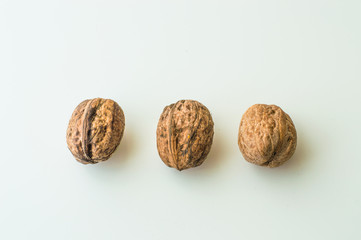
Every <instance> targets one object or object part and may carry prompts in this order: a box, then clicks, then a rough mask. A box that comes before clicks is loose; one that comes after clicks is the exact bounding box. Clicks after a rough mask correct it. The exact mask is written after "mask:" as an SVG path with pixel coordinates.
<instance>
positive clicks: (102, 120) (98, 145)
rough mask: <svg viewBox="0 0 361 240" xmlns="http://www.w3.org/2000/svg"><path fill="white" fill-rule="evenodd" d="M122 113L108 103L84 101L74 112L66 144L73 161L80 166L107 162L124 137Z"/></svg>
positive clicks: (113, 104)
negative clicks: (76, 161) (79, 163)
mask: <svg viewBox="0 0 361 240" xmlns="http://www.w3.org/2000/svg"><path fill="white" fill-rule="evenodd" d="M124 123H125V120H124V113H123V110H122V109H121V108H120V106H119V105H118V104H117V103H116V102H114V101H113V100H110V99H102V98H95V99H91V100H85V101H83V102H82V103H80V104H79V105H78V106H77V107H76V108H75V110H74V112H73V114H72V116H71V119H70V121H69V125H68V130H67V134H66V140H67V144H68V148H69V150H70V151H71V153H72V154H73V155H74V157H75V159H76V160H78V161H79V162H81V163H84V164H88V163H93V164H94V163H98V162H102V161H105V160H107V159H108V158H109V157H110V155H111V154H112V153H113V152H114V151H115V149H116V148H117V146H118V145H119V143H120V140H121V139H122V137H123V133H124V127H125V124H124Z"/></svg>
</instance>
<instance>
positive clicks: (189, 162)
mask: <svg viewBox="0 0 361 240" xmlns="http://www.w3.org/2000/svg"><path fill="white" fill-rule="evenodd" d="M213 126H214V123H213V120H212V116H211V114H210V112H209V110H208V109H207V108H206V107H205V106H204V105H203V104H201V103H199V102H197V101H194V100H180V101H178V102H177V103H175V104H171V105H169V106H166V107H165V108H164V110H163V113H162V114H161V116H160V119H159V122H158V127H157V148H158V153H159V156H160V158H161V159H162V160H163V162H164V163H165V164H166V165H167V166H168V167H173V168H176V169H178V170H179V171H181V170H184V169H188V168H192V167H197V166H199V165H201V164H202V163H203V162H204V160H205V158H206V157H207V155H208V153H209V151H210V149H211V145H212V141H213V134H214V130H213Z"/></svg>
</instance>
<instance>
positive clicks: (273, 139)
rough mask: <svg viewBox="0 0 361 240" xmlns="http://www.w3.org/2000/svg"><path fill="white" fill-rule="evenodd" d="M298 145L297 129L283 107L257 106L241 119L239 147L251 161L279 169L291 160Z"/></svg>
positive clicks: (252, 107)
mask: <svg viewBox="0 0 361 240" xmlns="http://www.w3.org/2000/svg"><path fill="white" fill-rule="evenodd" d="M296 145H297V134H296V129H295V126H294V124H293V122H292V120H291V118H290V117H289V116H288V115H287V113H285V112H284V111H283V110H282V109H281V108H280V107H278V106H276V105H265V104H255V105H253V106H251V107H250V108H249V109H248V110H247V111H246V112H245V113H244V115H243V116H242V120H241V123H240V126H239V133H238V146H239V149H240V150H241V152H242V155H243V157H244V158H245V159H246V160H247V161H248V162H251V163H254V164H257V165H260V166H267V167H278V166H280V165H281V164H283V163H284V162H286V161H287V160H288V159H290V158H291V157H292V155H293V153H294V152H295V150H296Z"/></svg>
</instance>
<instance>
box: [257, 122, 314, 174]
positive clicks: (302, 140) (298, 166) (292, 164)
mask: <svg viewBox="0 0 361 240" xmlns="http://www.w3.org/2000/svg"><path fill="white" fill-rule="evenodd" d="M297 130H298V131H297V147H296V151H295V153H294V155H293V156H292V157H291V158H290V159H289V160H288V161H287V162H285V163H284V164H282V165H281V166H279V167H276V168H272V169H270V168H268V167H261V166H256V165H254V166H253V169H254V171H255V172H257V173H259V174H260V175H263V176H269V175H275V174H276V175H277V176H278V177H281V178H284V177H290V176H292V177H293V178H294V177H295V176H296V177H297V176H300V175H303V174H306V173H307V172H308V171H306V169H307V168H309V167H310V159H311V158H312V156H313V155H314V154H313V149H312V144H311V141H309V140H308V139H310V137H311V136H307V135H306V134H304V133H306V131H302V128H300V127H299V128H298V129H297Z"/></svg>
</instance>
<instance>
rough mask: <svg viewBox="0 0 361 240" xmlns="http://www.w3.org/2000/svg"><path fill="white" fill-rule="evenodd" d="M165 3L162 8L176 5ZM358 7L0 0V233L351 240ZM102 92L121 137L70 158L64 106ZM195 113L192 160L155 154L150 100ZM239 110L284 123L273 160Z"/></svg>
mask: <svg viewBox="0 0 361 240" xmlns="http://www.w3.org/2000/svg"><path fill="white" fill-rule="evenodd" d="M176 2H177V3H176ZM360 12H361V1H359V0H354V1H351V0H350V1H341V0H339V1H321V0H306V1H281V0H277V1H268V0H264V1H221V0H219V1H195V0H187V1H186V0H183V1H169V0H164V1H146V0H144V1H135V0H129V1H104V0H103V1H101V0H99V1H90V0H88V1H85V0H84V1H75V0H68V1H65V0H58V1H49V0H43V1H40V0H33V1H27V0H24V1H16V0H11V1H10V0H2V1H0V81H1V88H0V97H1V99H0V100H1V101H2V110H1V118H0V124H1V126H2V130H1V138H0V145H1V168H0V190H1V198H0V226H1V227H0V239H4V240H5V239H6V240H8V239H36V240H39V239H52V240H53V239H56V240H57V239H59V240H64V239H76V240H82V239H197V240H198V239H237V240H238V239H247V240H249V239H302V240H303V239H361V230H360V224H361V207H360V204H361V176H360V169H361V159H360V154H359V152H360V144H361V140H360V133H361V127H360V126H361V125H360V121H361V120H360V118H361V110H360V105H359V104H360V102H361V101H360V100H361V97H360V87H361V84H360V80H361V70H360V69H361V67H360V66H361V46H360V43H361V30H360V29H361V28H360V23H361V15H360ZM93 97H104V98H112V99H114V100H116V101H117V102H118V103H119V104H120V105H121V107H122V108H123V110H124V112H125V117H126V129H125V135H124V138H123V141H122V142H121V145H120V147H119V148H118V150H117V151H116V153H115V154H114V156H113V157H112V158H111V159H110V160H109V161H108V162H105V163H101V164H98V165H94V166H84V165H82V164H80V163H78V162H76V161H75V160H74V159H73V157H72V155H71V154H70V152H69V151H68V149H67V146H66V142H65V132H66V127H67V123H68V120H69V118H70V116H71V113H72V111H73V109H74V108H75V107H76V105H77V104H78V103H80V102H81V101H82V100H84V99H87V98H93ZM184 98H186V99H196V100H199V101H200V102H202V103H203V104H205V105H206V106H207V107H208V108H209V110H210V111H211V113H212V115H213V118H214V122H215V138H214V144H213V148H212V150H211V153H210V155H209V157H208V159H207V160H206V162H205V163H204V164H203V165H202V166H200V167H198V168H196V169H192V170H187V171H183V172H177V171H176V170H173V169H170V168H168V167H166V166H165V165H164V164H163V163H162V161H161V160H160V159H159V157H158V153H157V150H156V139H155V131H156V125H157V122H158V117H159V115H160V114H161V112H162V110H163V107H164V106H165V105H167V104H170V103H172V102H175V101H177V100H179V99H184ZM254 103H268V104H272V103H273V104H277V105H279V106H281V107H282V108H283V109H284V110H285V111H286V112H287V113H288V114H290V116H291V117H292V119H293V121H294V123H295V125H296V129H297V131H298V137H299V142H298V147H297V150H296V153H295V155H294V157H293V158H292V159H291V160H290V161H289V162H288V163H286V164H285V165H284V166H282V167H280V168H277V169H268V168H262V167H258V166H253V165H251V164H249V163H247V162H246V161H245V160H244V159H243V158H242V156H241V153H240V152H239V150H238V146H237V132H238V124H239V122H240V119H241V116H242V114H243V112H244V111H245V110H246V109H247V108H248V107H249V106H251V105H252V104H254Z"/></svg>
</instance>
